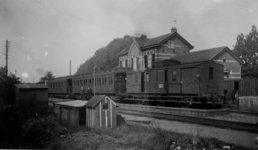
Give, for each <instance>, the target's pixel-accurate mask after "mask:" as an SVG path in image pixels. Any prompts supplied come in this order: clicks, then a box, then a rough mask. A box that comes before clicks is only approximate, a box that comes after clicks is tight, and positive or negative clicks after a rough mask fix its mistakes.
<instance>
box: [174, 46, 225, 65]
mask: <svg viewBox="0 0 258 150" xmlns="http://www.w3.org/2000/svg"><path fill="white" fill-rule="evenodd" d="M225 48H226V46H223V47H216V48H211V49H205V50H200V51H194V52H190V53H188V54H181V55H174V56H172V57H171V58H170V59H175V60H178V61H180V62H181V64H185V63H193V62H202V61H208V60H211V59H212V58H213V57H214V56H215V55H217V54H218V53H219V52H221V51H222V50H224V49H225Z"/></svg>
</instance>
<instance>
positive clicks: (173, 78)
mask: <svg viewBox="0 0 258 150" xmlns="http://www.w3.org/2000/svg"><path fill="white" fill-rule="evenodd" d="M172 81H176V71H173V72H172Z"/></svg>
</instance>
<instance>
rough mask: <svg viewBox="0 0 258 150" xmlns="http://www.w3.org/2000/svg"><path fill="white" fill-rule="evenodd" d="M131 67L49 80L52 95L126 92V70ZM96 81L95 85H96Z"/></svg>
mask: <svg viewBox="0 0 258 150" xmlns="http://www.w3.org/2000/svg"><path fill="white" fill-rule="evenodd" d="M128 70H131V69H130V68H117V69H113V70H111V71H100V72H96V73H95V74H93V73H91V74H83V75H74V76H67V77H60V78H55V79H52V80H48V82H47V85H48V87H49V96H50V97H67V96H71V95H72V97H73V96H74V98H82V97H80V96H81V95H82V94H87V92H89V90H90V92H91V94H94V93H95V94H98V95H100V94H105V95H108V96H111V97H114V96H116V95H124V94H125V93H126V89H125V88H126V87H125V84H126V72H127V71H128ZM94 81H95V86H94Z"/></svg>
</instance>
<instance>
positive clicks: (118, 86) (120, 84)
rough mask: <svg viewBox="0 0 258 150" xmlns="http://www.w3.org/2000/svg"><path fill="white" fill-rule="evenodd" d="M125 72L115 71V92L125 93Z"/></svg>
mask: <svg viewBox="0 0 258 150" xmlns="http://www.w3.org/2000/svg"><path fill="white" fill-rule="evenodd" d="M125 78H126V73H117V74H116V76H115V93H116V94H125V92H126V80H125Z"/></svg>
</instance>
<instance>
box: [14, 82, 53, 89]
mask: <svg viewBox="0 0 258 150" xmlns="http://www.w3.org/2000/svg"><path fill="white" fill-rule="evenodd" d="M15 86H16V87H17V88H18V89H48V87H47V86H46V85H45V84H28V83H26V84H24V83H23V84H15Z"/></svg>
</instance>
